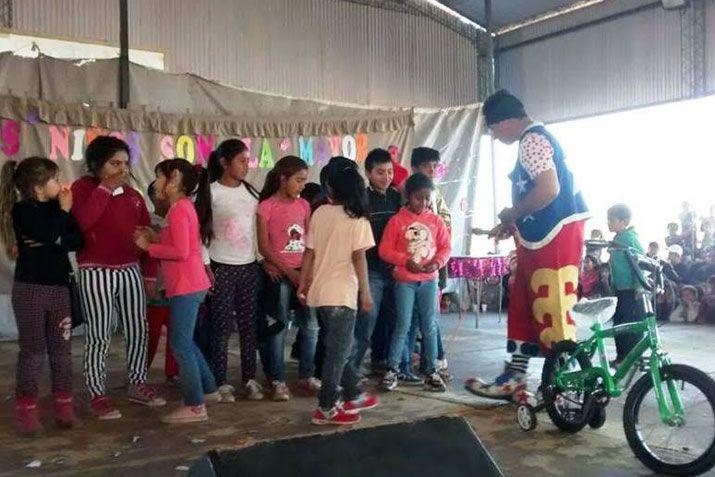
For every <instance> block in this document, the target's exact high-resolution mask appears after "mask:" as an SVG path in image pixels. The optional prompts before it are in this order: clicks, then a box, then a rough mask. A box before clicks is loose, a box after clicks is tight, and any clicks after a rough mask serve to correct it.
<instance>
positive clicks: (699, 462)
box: [623, 364, 715, 475]
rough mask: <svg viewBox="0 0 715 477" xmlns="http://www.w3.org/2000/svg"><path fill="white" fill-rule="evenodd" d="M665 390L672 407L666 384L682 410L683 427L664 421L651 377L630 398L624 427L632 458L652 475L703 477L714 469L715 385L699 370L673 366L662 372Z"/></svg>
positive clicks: (640, 381) (630, 393)
mask: <svg viewBox="0 0 715 477" xmlns="http://www.w3.org/2000/svg"><path fill="white" fill-rule="evenodd" d="M661 376H662V379H663V384H662V389H663V391H664V393H665V396H666V401H667V402H668V404H669V405H670V404H671V402H672V401H671V399H670V394H669V392H668V385H667V384H668V381H671V382H674V384H675V386H676V388H677V389H678V392H679V394H680V399H681V402H682V404H683V412H684V416H683V419H682V422H673V423H666V422H663V420H662V419H661V417H660V412H659V407H658V401H657V399H656V396H655V392H654V390H653V380H652V378H651V376H650V374H646V375H645V376H642V377H641V378H640V379H639V380H638V381H637V382H636V384H634V385H633V388H631V391H630V392H629V393H628V398H627V399H626V405H625V408H624V409H623V427H624V429H625V432H626V438H627V439H628V444H629V445H630V446H631V449H632V450H633V453H634V454H635V455H636V457H638V459H639V460H640V461H641V462H642V463H643V464H644V465H645V466H646V467H648V468H649V469H651V470H653V471H655V472H657V473H660V474H667V475H699V474H702V473H704V472H707V471H708V470H710V469H711V468H712V467H713V466H714V465H715V381H713V380H712V379H711V378H710V377H709V376H708V375H707V374H705V373H703V372H702V371H700V370H699V369H696V368H693V367H690V366H685V365H681V364H674V365H670V366H665V367H663V368H662V369H661Z"/></svg>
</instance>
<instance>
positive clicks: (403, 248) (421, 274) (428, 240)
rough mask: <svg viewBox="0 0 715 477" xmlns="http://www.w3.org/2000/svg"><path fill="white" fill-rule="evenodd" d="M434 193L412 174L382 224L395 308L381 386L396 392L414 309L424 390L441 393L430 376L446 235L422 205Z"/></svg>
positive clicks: (382, 253) (428, 184)
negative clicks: (403, 199) (403, 201)
mask: <svg viewBox="0 0 715 477" xmlns="http://www.w3.org/2000/svg"><path fill="white" fill-rule="evenodd" d="M433 190H434V185H433V183H432V181H431V180H430V179H429V178H428V177H427V176H425V175H424V174H421V173H417V174H414V175H412V176H410V178H409V179H407V181H406V182H405V195H406V196H407V205H406V206H405V207H403V208H402V209H401V210H400V211H399V212H398V213H397V214H396V215H394V216H393V217H392V218H391V219H390V221H389V222H388V223H387V227H386V228H385V232H384V234H383V236H382V241H381V242H380V248H379V253H380V258H382V259H383V260H384V261H386V262H387V263H390V264H392V265H394V266H395V268H394V270H393V275H394V277H395V281H396V284H395V306H396V308H397V320H396V323H395V330H394V332H393V335H392V337H391V340H390V352H389V356H388V366H389V368H390V370H389V371H388V372H387V374H385V377H384V379H383V381H382V386H383V388H385V389H386V390H388V391H391V390H393V389H395V388H396V387H397V372H398V366H399V364H400V358H401V357H402V354H403V350H404V346H405V341H406V338H407V333H408V332H409V329H410V324H411V322H412V311H413V309H414V308H415V307H416V308H417V310H418V315H419V325H420V331H421V333H422V343H423V344H424V347H425V361H426V362H427V363H426V365H425V368H426V369H425V371H426V372H425V374H426V378H425V383H424V384H425V388H426V389H427V390H429V391H436V392H444V391H445V390H446V388H445V385H444V381H443V380H442V378H441V377H440V375H439V373H437V372H436V368H435V361H436V359H437V317H438V309H437V306H438V300H437V295H438V292H439V290H438V286H437V275H438V273H437V271H438V270H439V269H440V268H442V267H443V266H445V265H446V264H447V260H448V259H449V254H450V252H451V247H450V240H449V231H448V230H447V227H446V226H445V225H444V222H443V221H442V219H441V218H440V217H439V216H438V215H437V214H435V213H434V212H432V211H431V210H430V209H429V207H428V204H429V203H430V196H431V194H432V191H433Z"/></svg>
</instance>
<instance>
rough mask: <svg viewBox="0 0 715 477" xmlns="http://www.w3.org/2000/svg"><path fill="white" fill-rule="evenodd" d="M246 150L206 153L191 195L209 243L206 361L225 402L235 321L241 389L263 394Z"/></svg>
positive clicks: (227, 144) (229, 397) (254, 199)
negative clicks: (204, 173)
mask: <svg viewBox="0 0 715 477" xmlns="http://www.w3.org/2000/svg"><path fill="white" fill-rule="evenodd" d="M250 156H251V151H250V150H249V149H248V147H247V146H246V144H244V143H243V142H242V141H240V140H238V139H228V140H226V141H223V142H222V143H221V144H220V145H219V147H218V148H217V149H216V150H215V151H213V152H212V153H211V156H210V157H209V163H208V176H209V180H210V185H209V184H208V182H204V183H202V184H201V186H200V187H199V192H198V194H197V200H196V208H197V210H198V213H199V220H200V221H201V223H202V224H203V225H204V226H205V229H206V230H207V231H208V234H207V235H206V236H204V237H202V238H203V241H204V244H205V245H208V252H209V257H210V258H211V268H212V270H213V274H214V277H215V278H214V280H215V281H214V285H213V293H212V295H211V306H210V314H209V320H210V329H211V333H210V335H211V337H212V340H211V345H210V348H211V350H210V352H209V354H210V358H209V362H210V364H211V370H212V371H213V374H214V377H215V379H216V384H217V385H218V386H219V393H220V394H221V396H222V400H223V401H225V402H233V401H235V396H234V394H233V392H234V388H233V386H231V385H230V384H228V383H227V381H226V369H227V363H228V340H229V337H230V335H231V325H232V323H233V322H234V321H235V323H236V324H237V325H238V334H239V338H240V346H241V378H242V382H243V393H244V395H245V396H246V397H247V398H248V399H251V400H260V399H263V389H262V387H261V385H260V384H258V382H257V381H256V349H257V338H256V314H257V305H258V303H257V297H258V293H257V290H258V276H259V275H258V273H259V270H258V263H257V258H258V255H257V254H258V247H257V235H256V209H257V208H258V191H257V190H256V189H255V188H254V187H253V186H252V185H251V184H249V183H248V182H246V174H248V161H249V159H250Z"/></svg>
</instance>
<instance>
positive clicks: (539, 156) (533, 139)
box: [519, 133, 556, 180]
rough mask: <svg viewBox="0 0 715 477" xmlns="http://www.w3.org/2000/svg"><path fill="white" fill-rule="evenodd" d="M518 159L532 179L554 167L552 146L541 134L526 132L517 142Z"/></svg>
mask: <svg viewBox="0 0 715 477" xmlns="http://www.w3.org/2000/svg"><path fill="white" fill-rule="evenodd" d="M519 161H520V162H521V165H522V166H523V167H524V169H526V172H527V174H529V177H530V178H531V179H532V180H533V179H534V178H536V176H538V175H539V174H541V173H542V172H546V171H549V170H552V169H556V164H555V163H554V148H553V147H551V143H550V142H549V140H548V139H546V137H545V136H544V135H542V134H538V133H528V134H526V135H525V136H524V137H523V138H522V140H521V142H520V143H519Z"/></svg>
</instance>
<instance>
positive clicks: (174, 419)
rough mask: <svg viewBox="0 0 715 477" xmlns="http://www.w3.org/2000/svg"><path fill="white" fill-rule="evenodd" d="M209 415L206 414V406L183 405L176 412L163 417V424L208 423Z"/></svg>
mask: <svg viewBox="0 0 715 477" xmlns="http://www.w3.org/2000/svg"><path fill="white" fill-rule="evenodd" d="M208 419H209V415H208V414H207V413H206V406H204V405H203V404H199V405H198V406H185V405H182V406H180V407H179V408H178V409H176V410H175V411H172V412H170V413H169V414H166V415H164V416H162V417H161V422H163V423H165V424H188V423H191V422H204V421H208Z"/></svg>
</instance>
